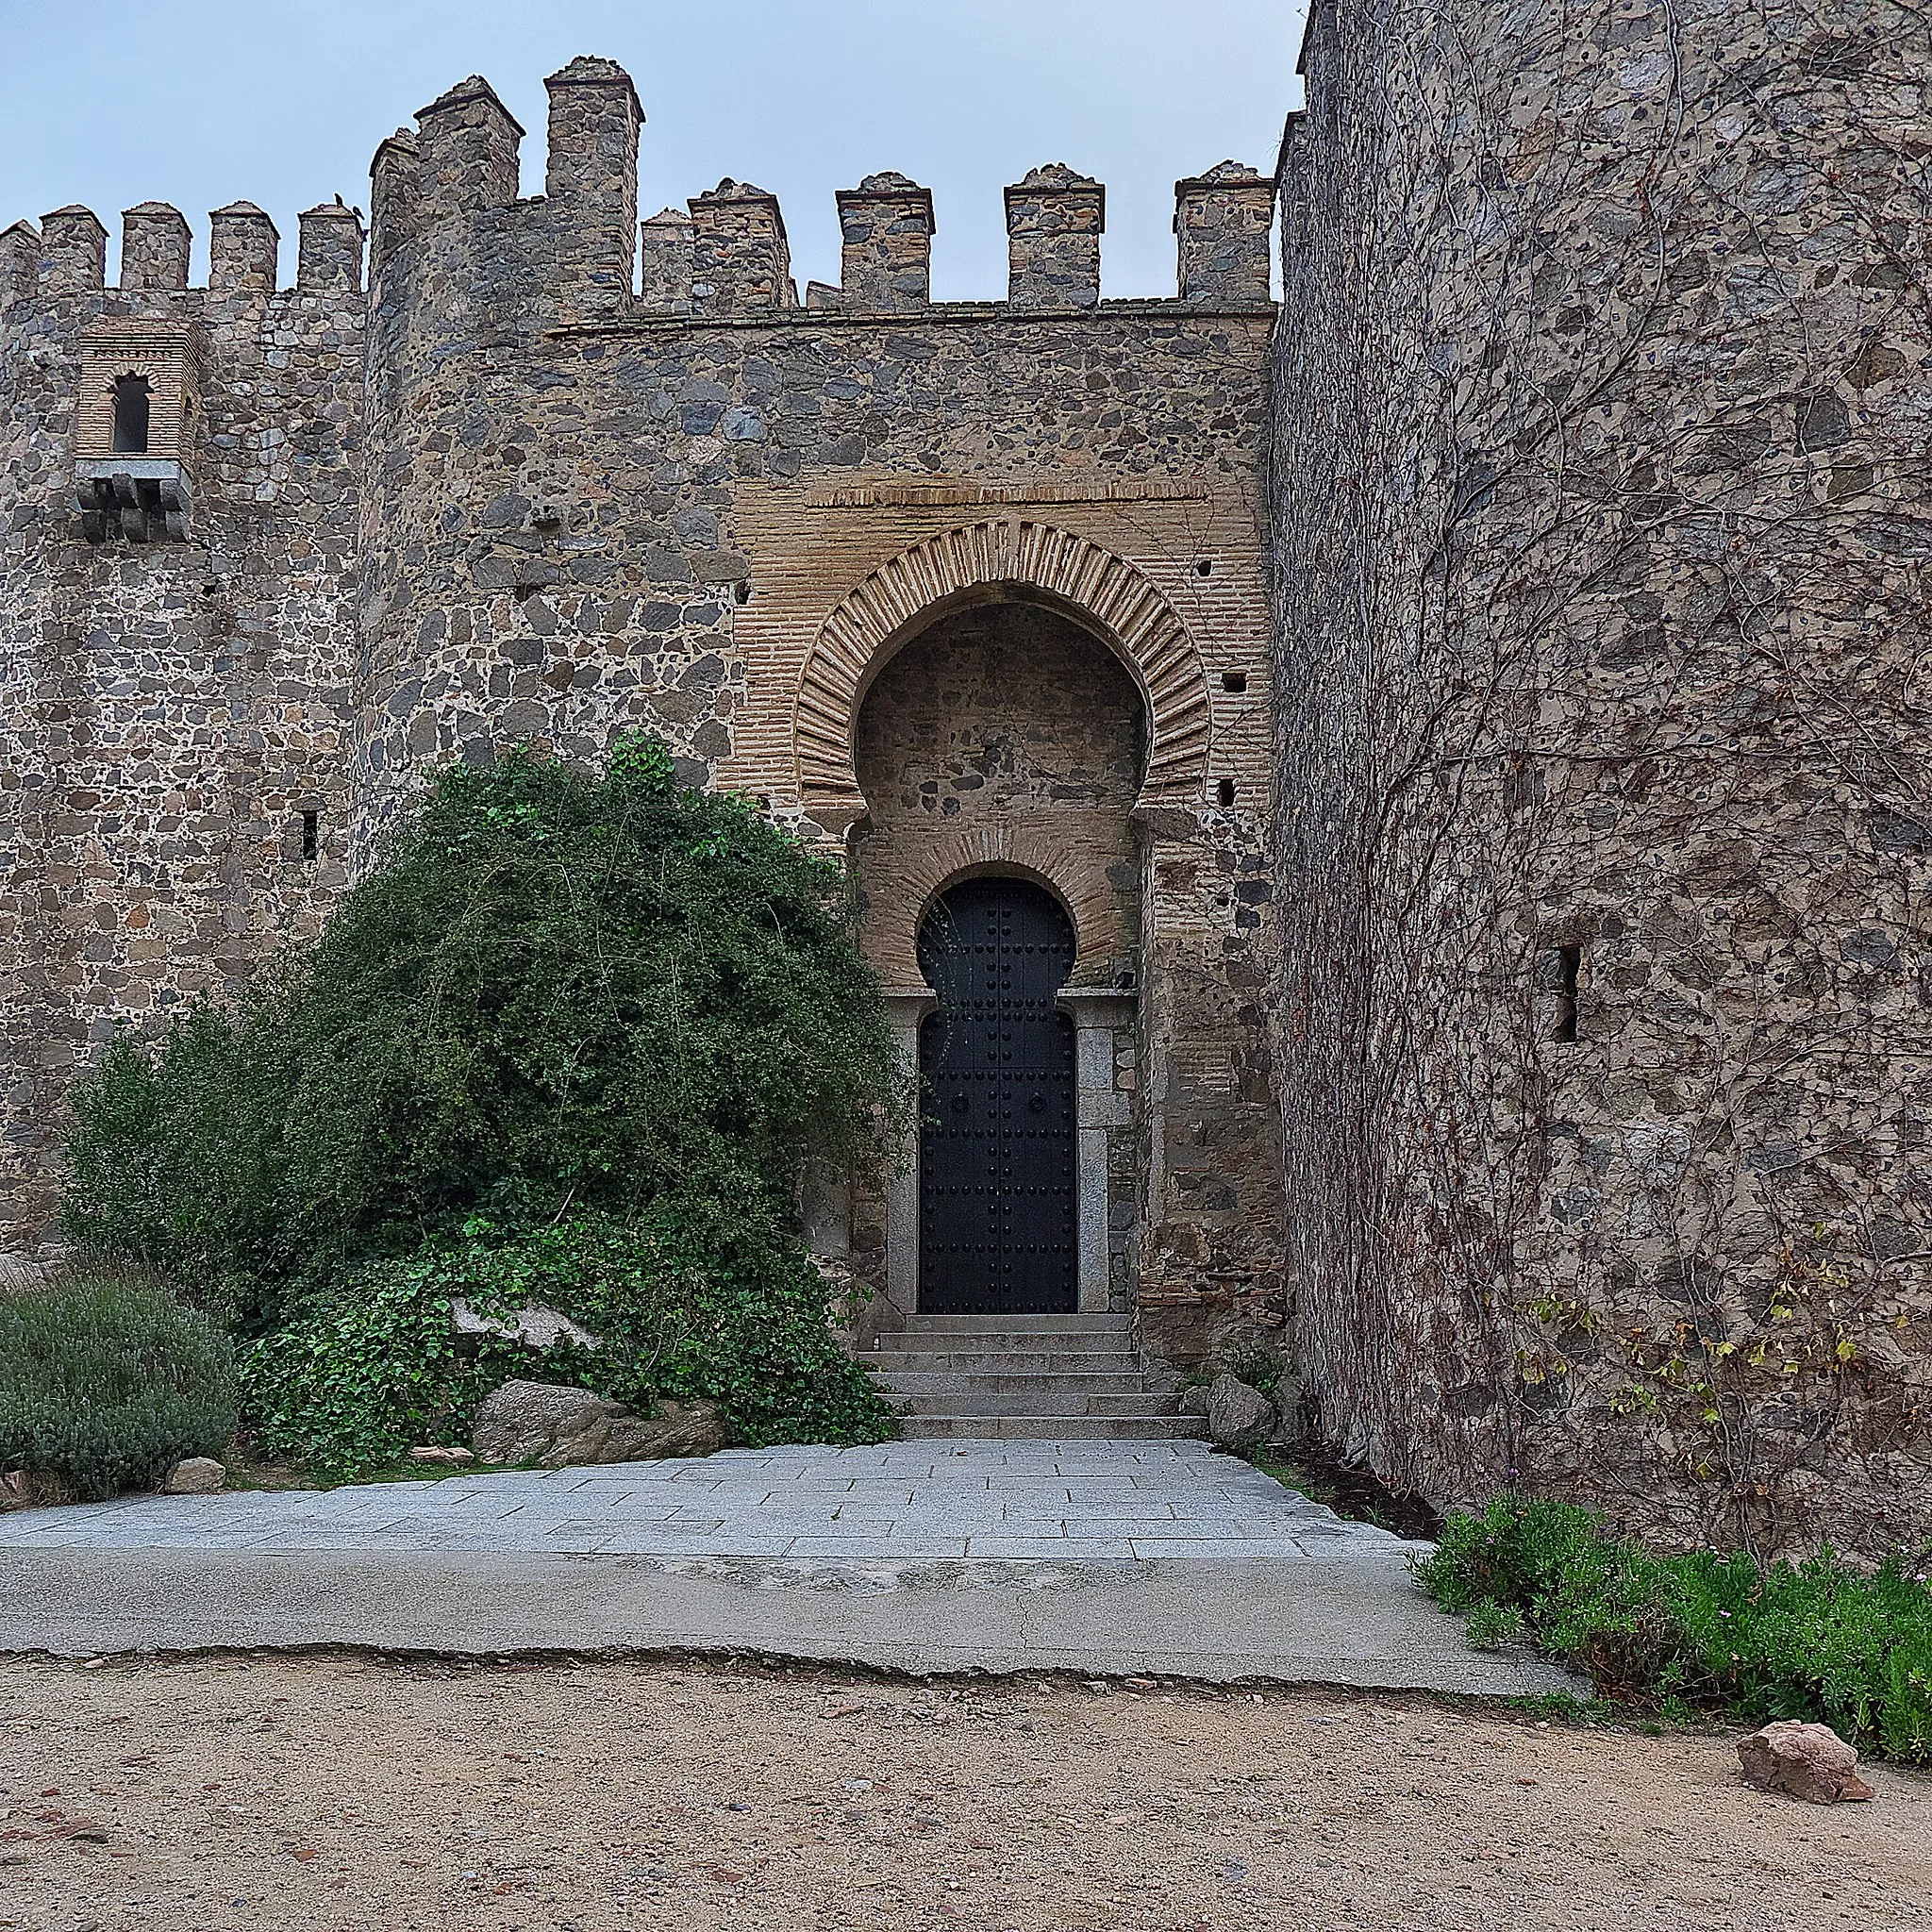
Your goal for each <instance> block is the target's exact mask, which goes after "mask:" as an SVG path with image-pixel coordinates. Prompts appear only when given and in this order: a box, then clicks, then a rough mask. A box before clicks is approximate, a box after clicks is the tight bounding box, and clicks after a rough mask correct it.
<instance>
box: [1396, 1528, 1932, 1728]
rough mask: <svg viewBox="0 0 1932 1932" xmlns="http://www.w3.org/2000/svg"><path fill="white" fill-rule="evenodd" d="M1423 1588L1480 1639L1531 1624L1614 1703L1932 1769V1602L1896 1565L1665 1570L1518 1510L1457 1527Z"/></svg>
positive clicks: (1823, 1558)
mask: <svg viewBox="0 0 1932 1932" xmlns="http://www.w3.org/2000/svg"><path fill="white" fill-rule="evenodd" d="M1416 1574H1417V1580H1418V1581H1419V1582H1420V1583H1421V1585H1422V1587H1423V1588H1424V1590H1425V1591H1428V1593H1429V1594H1430V1595H1431V1596H1433V1597H1434V1598H1435V1599H1436V1601H1437V1602H1438V1603H1440V1604H1441V1606H1442V1607H1444V1608H1445V1609H1449V1610H1456V1611H1460V1612H1463V1613H1465V1614H1467V1615H1468V1616H1469V1617H1470V1619H1471V1628H1472V1633H1473V1634H1474V1632H1475V1631H1476V1629H1477V1625H1478V1624H1480V1626H1481V1628H1482V1630H1483V1632H1485V1633H1488V1632H1490V1631H1492V1630H1495V1629H1497V1628H1499V1627H1500V1624H1499V1622H1498V1620H1499V1618H1501V1617H1504V1616H1507V1614H1508V1613H1512V1612H1513V1613H1515V1614H1516V1615H1518V1616H1519V1617H1520V1618H1521V1619H1522V1621H1523V1624H1524V1627H1526V1628H1527V1630H1528V1631H1529V1633H1530V1635H1531V1636H1532V1637H1533V1638H1534V1639H1535V1641H1536V1642H1537V1644H1538V1647H1539V1648H1541V1650H1543V1651H1545V1652H1546V1653H1548V1654H1549V1655H1551V1656H1553V1657H1559V1658H1561V1659H1562V1660H1563V1661H1565V1662H1566V1663H1569V1664H1571V1665H1573V1666H1574V1667H1575V1668H1577V1669H1578V1670H1581V1671H1584V1672H1586V1673H1587V1674H1589V1676H1590V1677H1591V1681H1592V1683H1593V1684H1594V1685H1595V1686H1596V1688H1597V1691H1598V1693H1599V1694H1600V1695H1602V1696H1605V1697H1612V1698H1623V1699H1628V1700H1633V1701H1638V1702H1641V1703H1646V1704H1651V1705H1656V1704H1658V1703H1661V1702H1663V1701H1666V1700H1673V1699H1674V1700H1680V1701H1681V1702H1682V1703H1684V1704H1685V1705H1687V1706H1690V1707H1695V1708H1700V1709H1705V1710H1721V1711H1723V1712H1724V1713H1725V1714H1726V1715H1728V1716H1729V1717H1731V1718H1733V1719H1735V1720H1737V1721H1739V1722H1740V1723H1744V1724H1763V1723H1767V1722H1769V1721H1771V1720H1773V1719H1776V1718H1808V1719H1812V1720H1815V1721H1818V1722H1821V1723H1824V1724H1830V1725H1831V1727H1832V1728H1833V1729H1834V1730H1835V1731H1837V1732H1838V1733H1839V1735H1840V1737H1842V1738H1844V1739H1845V1740H1847V1741H1848V1742H1850V1743H1853V1744H1856V1745H1857V1747H1858V1748H1859V1749H1860V1750H1867V1751H1871V1750H1878V1751H1882V1752H1883V1753H1884V1754H1885V1755H1886V1756H1888V1757H1897V1758H1901V1759H1906V1760H1909V1761H1913V1762H1922V1763H1923V1762H1932V1591H1928V1590H1927V1588H1926V1586H1925V1583H1924V1580H1923V1579H1922V1578H1920V1577H1917V1576H1914V1575H1908V1574H1906V1573H1905V1571H1904V1570H1903V1569H1902V1568H1900V1567H1899V1566H1898V1565H1896V1564H1892V1565H1888V1566H1887V1567H1886V1568H1884V1569H1882V1570H1880V1571H1878V1572H1877V1573H1876V1574H1866V1573H1864V1572H1862V1571H1860V1570H1857V1569H1856V1568H1854V1567H1853V1566H1852V1565H1850V1564H1847V1563H1845V1562H1843V1561H1842V1560H1841V1559H1840V1558H1839V1557H1836V1556H1834V1555H1833V1554H1832V1553H1831V1552H1830V1551H1828V1550H1827V1551H1825V1552H1824V1553H1822V1554H1821V1555H1819V1556H1817V1557H1813V1558H1811V1559H1810V1560H1809V1561H1807V1562H1806V1563H1803V1564H1800V1565H1797V1566H1795V1567H1792V1566H1789V1565H1774V1566H1773V1567H1772V1568H1771V1569H1769V1570H1767V1571H1760V1570H1759V1569H1758V1568H1757V1565H1756V1564H1755V1563H1753V1562H1752V1561H1751V1560H1750V1559H1749V1558H1748V1557H1742V1556H1729V1557H1724V1556H1718V1555H1715V1554H1713V1553H1710V1552H1707V1551H1702V1552H1696V1553H1693V1554H1691V1555H1688V1556H1680V1557H1660V1556H1657V1555H1655V1554H1654V1553H1652V1552H1650V1551H1648V1550H1645V1549H1643V1548H1642V1547H1641V1545H1640V1544H1637V1543H1634V1542H1631V1541H1627V1540H1625V1539H1623V1538H1619V1537H1615V1536H1612V1535H1610V1534H1609V1533H1608V1532H1607V1530H1606V1528H1605V1525H1604V1523H1603V1519H1602V1518H1601V1517H1598V1516H1596V1515H1594V1514H1592V1513H1591V1511H1589V1510H1586V1509H1580V1508H1577V1507H1574V1506H1573V1505H1570V1504H1565V1503H1552V1502H1543V1501H1537V1502H1525V1501H1524V1500H1522V1499H1520V1498H1517V1497H1513V1496H1504V1497H1500V1498H1498V1499H1497V1501H1495V1502H1494V1503H1492V1504H1491V1505H1490V1507H1488V1508H1487V1509H1486V1510H1485V1511H1484V1512H1483V1513H1482V1514H1481V1515H1480V1516H1463V1515H1456V1516H1451V1517H1450V1518H1449V1519H1448V1520H1447V1522H1446V1523H1445V1524H1443V1526H1442V1534H1441V1541H1439V1542H1438V1544H1437V1547H1436V1550H1435V1552H1434V1553H1433V1554H1432V1555H1431V1556H1429V1557H1425V1558H1424V1560H1423V1561H1422V1562H1421V1563H1420V1564H1419V1565H1418V1566H1417V1573H1416Z"/></svg>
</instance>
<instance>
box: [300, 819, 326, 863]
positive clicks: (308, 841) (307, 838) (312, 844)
mask: <svg viewBox="0 0 1932 1932" xmlns="http://www.w3.org/2000/svg"><path fill="white" fill-rule="evenodd" d="M321 824H322V814H321V813H320V812H319V811H305V812H304V813H303V814H302V857H303V858H310V859H312V858H314V857H315V852H316V838H317V834H318V832H319V830H320V828H321Z"/></svg>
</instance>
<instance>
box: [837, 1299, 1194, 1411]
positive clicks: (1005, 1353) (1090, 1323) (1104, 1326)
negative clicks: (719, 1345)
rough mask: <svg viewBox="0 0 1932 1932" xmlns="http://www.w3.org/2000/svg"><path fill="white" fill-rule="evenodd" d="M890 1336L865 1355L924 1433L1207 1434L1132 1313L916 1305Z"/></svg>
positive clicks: (889, 1396)
mask: <svg viewBox="0 0 1932 1932" xmlns="http://www.w3.org/2000/svg"><path fill="white" fill-rule="evenodd" d="M880 1340H881V1341H882V1342H883V1344H884V1345H883V1346H882V1347H880V1348H876V1349H869V1350H867V1351H865V1352H864V1353H862V1354H861V1355H860V1356H859V1357H858V1359H859V1360H860V1361H861V1362H863V1363H864V1364H865V1365H866V1367H867V1368H869V1369H871V1370H873V1372H874V1374H876V1375H877V1377H878V1379H879V1381H880V1383H881V1384H882V1385H883V1387H884V1391H885V1393H886V1397H887V1399H888V1400H889V1401H890V1402H891V1404H892V1406H893V1407H895V1408H896V1409H898V1410H900V1411H901V1414H902V1417H903V1427H904V1429H905V1432H906V1434H907V1436H908V1438H910V1439H911V1440H913V1441H920V1440H930V1439H934V1438H944V1437H953V1438H985V1437H1004V1438H1013V1437H1019V1438H1028V1437H1030V1438H1036V1439H1038V1438H1049V1439H1050V1438H1056V1437H1061V1438H1063V1437H1072V1436H1108V1437H1129V1438H1132V1437H1140V1438H1157V1439H1161V1440H1167V1441H1172V1440H1174V1439H1176V1438H1183V1437H1200V1436H1204V1435H1206V1434H1207V1424H1206V1423H1204V1422H1203V1421H1202V1420H1201V1419H1200V1418H1199V1417H1198V1416H1189V1415H1183V1414H1181V1412H1180V1398H1179V1394H1178V1392H1177V1384H1176V1382H1175V1379H1174V1377H1173V1376H1172V1375H1168V1374H1162V1373H1159V1372H1158V1371H1156V1370H1153V1369H1150V1368H1149V1367H1148V1366H1147V1364H1146V1363H1145V1362H1144V1361H1142V1360H1141V1352H1140V1350H1139V1349H1138V1348H1136V1347H1135V1345H1134V1319H1133V1317H1132V1316H1131V1315H915V1316H913V1317H912V1318H911V1320H910V1321H909V1322H908V1324H907V1326H906V1327H905V1328H904V1329H903V1330H901V1331H900V1332H899V1333H897V1334H894V1335H888V1336H883V1337H881V1338H880Z"/></svg>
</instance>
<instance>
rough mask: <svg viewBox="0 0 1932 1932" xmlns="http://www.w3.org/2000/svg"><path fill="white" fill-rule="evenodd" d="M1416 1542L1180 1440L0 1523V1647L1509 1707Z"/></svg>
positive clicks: (587, 1473)
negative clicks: (644, 1665) (509, 1663)
mask: <svg viewBox="0 0 1932 1932" xmlns="http://www.w3.org/2000/svg"><path fill="white" fill-rule="evenodd" d="M1426 1547H1427V1545H1425V1544H1420V1543H1413V1542H1407V1541H1403V1540H1402V1539H1400V1538H1398V1537H1394V1536H1391V1535H1390V1534H1389V1533H1388V1532H1387V1531H1384V1530H1380V1529H1377V1528H1374V1526H1373V1525H1371V1524H1360V1523H1349V1522H1345V1521H1343V1520H1342V1519H1341V1518H1340V1517H1338V1516H1336V1515H1335V1514H1334V1513H1333V1512H1332V1511H1331V1510H1328V1509H1325V1508H1324V1507H1322V1506H1321V1505H1319V1504H1316V1503H1311V1502H1309V1501H1308V1500H1307V1498H1306V1497H1303V1496H1300V1495H1298V1494H1296V1493H1295V1492H1294V1491H1291V1490H1288V1489H1285V1488H1284V1487H1283V1486H1282V1485H1281V1484H1279V1483H1277V1482H1275V1481H1274V1479H1273V1478H1272V1477H1270V1476H1267V1475H1264V1474H1262V1473H1261V1472H1260V1471H1259V1470H1257V1469H1254V1468H1252V1467H1251V1466H1250V1465H1248V1464H1247V1463H1244V1462H1241V1461H1239V1460H1237V1459H1236V1458H1234V1457H1226V1456H1221V1455H1217V1454H1215V1453H1214V1452H1213V1451H1212V1450H1210V1449H1209V1448H1208V1446H1207V1445H1205V1444H1203V1443H1198V1442H1190V1441H1116V1440H1107V1439H1095V1440H1087V1441H1063V1442H1039V1441H984V1442H961V1441H923V1442H893V1443H886V1444H881V1445H878V1446H876V1447H869V1448H858V1449H833V1448H812V1447H804V1448H783V1449H767V1450H727V1451H724V1452H723V1453H722V1454H720V1455H717V1456H712V1457H705V1458H703V1459H702V1460H699V1461H689V1462H663V1463H643V1464H623V1465H615V1466H611V1467H608V1468H598V1469H594V1470H584V1469H566V1470H529V1471H475V1472H464V1473H463V1474H458V1475H454V1476H450V1477H447V1478H444V1479H442V1480H437V1481H422V1482H398V1483H386V1484H374V1485H363V1486H358V1487H350V1488H344V1489H338V1490H330V1491H240V1492H236V1493H232V1494H223V1495H218V1496H192V1497H190V1496H181V1497H175V1496H142V1497H122V1498H119V1499H117V1500H115V1501H113V1502H110V1503H100V1504H91V1505H79V1506H70V1507H60V1508H39V1509H26V1510H20V1511H16V1512H13V1513H11V1514H8V1515H5V1516H0V1651H29V1650H46V1651H53V1652H56V1653H58V1654H62V1655H93V1654H96V1653H103V1652H108V1651H114V1650H182V1649H202V1648H224V1647H235V1646H246V1647H255V1646H260V1645H271V1646H275V1645H280V1646H288V1647H300V1646H304V1645H308V1644H315V1643H354V1644H368V1645H373V1646H375V1647H377V1648H385V1649H421V1650H434V1651H450V1652H460V1653H486V1654H497V1653H503V1652H512V1651H525V1650H558V1651H589V1650H651V1649H662V1648H675V1649H679V1650H694V1651H729V1652H739V1651H745V1650H752V1651H757V1652H761V1653H765V1654H770V1655H776V1656H787V1657H809V1658H815V1659H822V1660H826V1661H843V1662H850V1663H859V1664H875V1665H881V1666H884V1667H888V1668H892V1669H905V1670H914V1671H951V1670H1018V1669H1027V1668H1065V1669H1076V1670H1084V1671H1087V1672H1090V1673H1102V1672H1107V1673H1112V1672H1134V1671H1159V1672H1163V1673H1169V1674H1176V1675H1187V1676H1199V1677H1207V1678H1210V1679H1216V1680H1233V1679H1237V1678H1241V1679H1245V1678H1249V1677H1255V1678H1268V1679H1273V1680H1275V1681H1287V1682H1329V1683H1344V1684H1357V1683H1359V1684H1376V1685H1389V1686H1411V1687H1414V1688H1418V1689H1434V1690H1442V1691H1476V1692H1480V1691H1497V1692H1502V1693H1507V1694H1521V1693H1524V1692H1526V1691H1546V1690H1551V1689H1559V1688H1562V1689H1574V1688H1577V1687H1576V1686H1574V1684H1573V1683H1572V1681H1571V1680H1570V1679H1568V1678H1567V1677H1565V1676H1564V1675H1563V1674H1561V1673H1559V1672H1556V1671H1554V1670H1552V1669H1551V1668H1550V1667H1549V1666H1548V1665H1546V1664H1543V1663H1541V1662H1540V1661H1538V1660H1536V1659H1534V1658H1530V1657H1514V1656H1487V1655H1481V1654H1478V1653H1476V1652H1474V1651H1471V1650H1470V1649H1469V1648H1468V1646H1467V1644H1466V1642H1465V1641H1464V1640H1463V1637H1462V1631H1461V1626H1460V1624H1459V1623H1457V1621H1456V1620H1454V1619H1451V1618H1448V1617H1444V1616H1443V1615H1441V1613H1440V1612H1439V1611H1437V1610H1436V1609H1435V1608H1434V1607H1433V1606H1432V1605H1430V1604H1429V1603H1428V1602H1427V1601H1426V1599H1424V1597H1423V1596H1422V1595H1421V1593H1420V1592H1419V1591H1417V1590H1416V1588H1415V1585H1414V1582H1413V1579H1412V1576H1411V1574H1410V1570H1409V1562H1410V1559H1411V1557H1414V1556H1415V1555H1417V1554H1418V1553H1420V1552H1421V1551H1423V1550H1424V1549H1426Z"/></svg>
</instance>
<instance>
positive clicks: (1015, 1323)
mask: <svg viewBox="0 0 1932 1932" xmlns="http://www.w3.org/2000/svg"><path fill="white" fill-rule="evenodd" d="M1133 1329H1134V1318H1133V1316H1132V1315H1128V1314H1119V1315H1115V1314H1106V1315H1011V1316H1004V1315H908V1317H907V1318H906V1326H905V1328H904V1329H903V1330H901V1331H900V1332H901V1333H902V1334H906V1335H977V1336H984V1337H986V1338H987V1339H988V1340H990V1341H1002V1340H1004V1339H1005V1338H1006V1337H1008V1336H1024V1335H1053V1336H1062V1335H1131V1334H1132V1333H1133Z"/></svg>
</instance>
